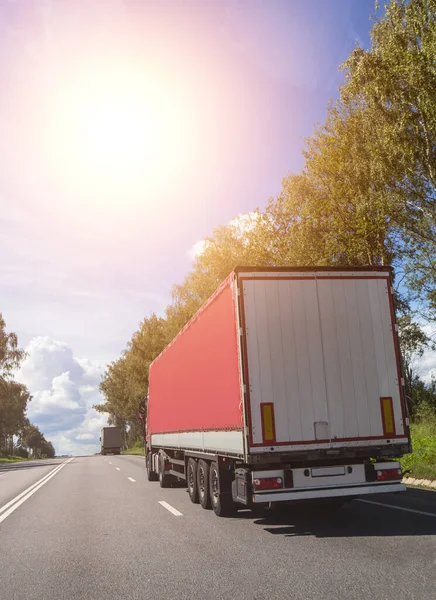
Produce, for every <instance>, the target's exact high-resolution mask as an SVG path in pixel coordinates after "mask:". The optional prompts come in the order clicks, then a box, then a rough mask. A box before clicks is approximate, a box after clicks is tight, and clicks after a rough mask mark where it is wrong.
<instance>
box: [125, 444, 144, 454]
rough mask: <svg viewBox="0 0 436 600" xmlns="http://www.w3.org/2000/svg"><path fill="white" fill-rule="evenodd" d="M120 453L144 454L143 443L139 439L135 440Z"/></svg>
mask: <svg viewBox="0 0 436 600" xmlns="http://www.w3.org/2000/svg"><path fill="white" fill-rule="evenodd" d="M121 454H136V455H140V456H144V444H143V443H142V442H141V441H138V442H135V443H134V444H133V445H132V446H131V447H130V448H127V450H123V451H122V452H121Z"/></svg>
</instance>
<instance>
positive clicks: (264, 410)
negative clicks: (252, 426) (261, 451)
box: [260, 402, 276, 444]
mask: <svg viewBox="0 0 436 600" xmlns="http://www.w3.org/2000/svg"><path fill="white" fill-rule="evenodd" d="M260 415H261V420H262V439H263V442H264V444H266V443H270V444H272V443H274V442H275V441H276V427H275V422H274V404H273V403H272V402H261V404H260Z"/></svg>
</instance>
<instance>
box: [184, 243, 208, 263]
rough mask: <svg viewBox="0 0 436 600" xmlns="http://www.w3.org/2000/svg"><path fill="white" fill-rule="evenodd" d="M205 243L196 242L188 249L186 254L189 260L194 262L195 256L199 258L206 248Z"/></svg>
mask: <svg viewBox="0 0 436 600" xmlns="http://www.w3.org/2000/svg"><path fill="white" fill-rule="evenodd" d="M206 245H207V242H206V240H198V242H195V244H194V245H193V246H192V248H190V249H189V250H188V252H187V254H188V256H189V258H190V259H191V260H194V259H195V258H197V256H200V255H201V254H203V252H204V250H205V248H206Z"/></svg>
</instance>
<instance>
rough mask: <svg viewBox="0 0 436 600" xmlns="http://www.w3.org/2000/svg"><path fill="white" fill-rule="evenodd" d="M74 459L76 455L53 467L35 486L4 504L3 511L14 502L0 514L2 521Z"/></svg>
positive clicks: (0, 521)
mask: <svg viewBox="0 0 436 600" xmlns="http://www.w3.org/2000/svg"><path fill="white" fill-rule="evenodd" d="M72 460H74V456H73V457H71V458H70V459H68V460H66V461H65V462H63V463H62V464H61V465H59V467H57V468H56V469H53V471H51V472H50V473H49V474H48V475H46V476H45V477H43V478H42V479H40V480H39V481H37V482H36V484H34V485H33V486H31V487H30V488H28V489H27V490H25V491H24V492H22V493H21V494H19V495H18V496H16V498H14V499H13V500H11V501H10V502H8V504H7V505H6V504H5V505H4V506H2V511H3V510H4V509H5V508H6V507H7V506H10V505H11V504H12V506H10V508H9V509H8V510H7V511H6V512H5V513H4V514H3V515H1V516H0V523H2V522H3V521H4V520H5V519H7V518H8V517H9V515H11V514H12V513H13V512H14V511H15V510H16V509H17V508H18V507H19V506H21V505H22V504H23V503H24V502H26V500H28V499H29V498H30V496H33V494H34V493H35V492H37V491H38V490H39V489H40V488H42V486H43V485H45V484H46V483H47V481H50V479H51V478H52V477H54V476H55V475H56V474H57V473H59V471H60V470H61V469H63V467H65V465H66V464H68V463H69V462H71V461H72ZM29 490H30V491H29ZM26 492H28V493H27V494H26ZM23 494H26V495H25V496H23Z"/></svg>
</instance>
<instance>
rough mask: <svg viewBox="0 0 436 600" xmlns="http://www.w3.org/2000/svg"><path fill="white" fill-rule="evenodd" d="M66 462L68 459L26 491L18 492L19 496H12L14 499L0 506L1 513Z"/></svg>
mask: <svg viewBox="0 0 436 600" xmlns="http://www.w3.org/2000/svg"><path fill="white" fill-rule="evenodd" d="M66 462H67V461H64V462H63V463H60V464H59V465H58V466H57V467H55V468H54V469H52V470H51V471H50V472H49V473H47V475H44V477H41V479H39V480H38V481H37V482H36V483H34V484H32V485H31V486H29V487H28V488H27V490H24V492H21V494H18V496H15V498H12V500H10V501H9V502H8V503H7V504H4V505H3V506H2V507H0V514H1V513H2V512H4V511H5V510H6V509H8V508H9V507H10V506H12V504H14V502H17V501H18V500H19V499H20V498H22V497H23V496H25V495H26V494H27V493H28V492H30V490H32V489H33V488H34V487H36V486H37V485H38V484H39V483H41V482H42V481H44V479H46V478H47V477H48V476H49V475H51V474H52V473H55V472H57V471H59V469H60V468H61V467H62V465H64V464H65V463H66Z"/></svg>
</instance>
